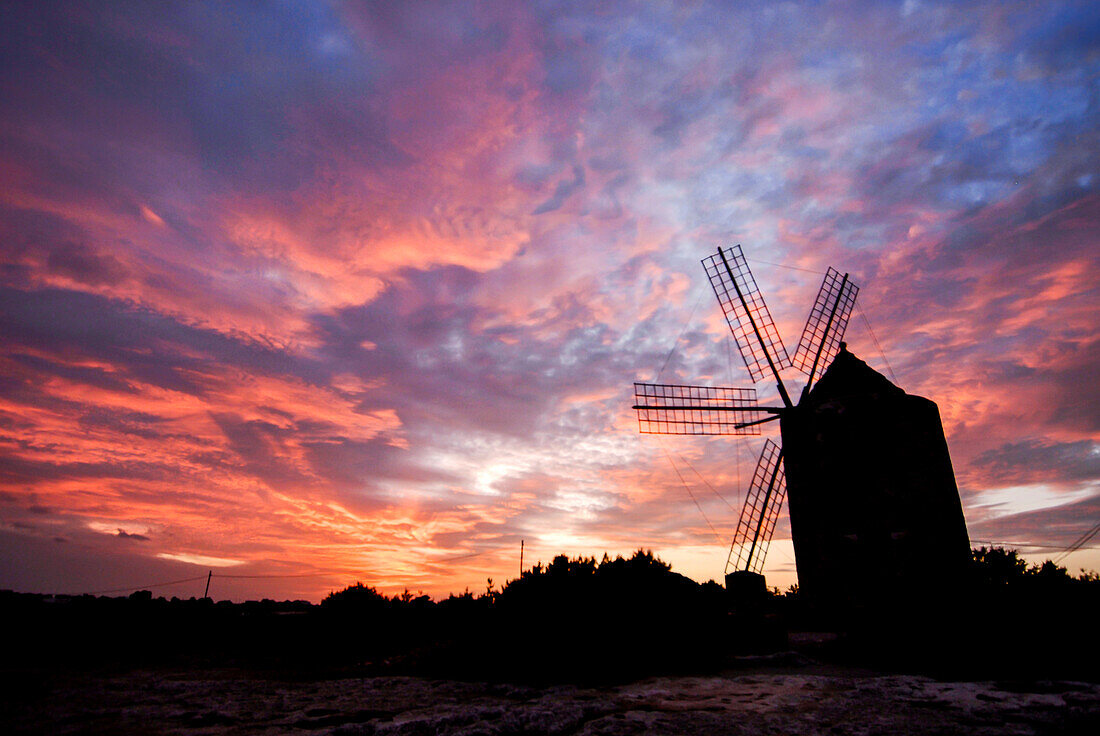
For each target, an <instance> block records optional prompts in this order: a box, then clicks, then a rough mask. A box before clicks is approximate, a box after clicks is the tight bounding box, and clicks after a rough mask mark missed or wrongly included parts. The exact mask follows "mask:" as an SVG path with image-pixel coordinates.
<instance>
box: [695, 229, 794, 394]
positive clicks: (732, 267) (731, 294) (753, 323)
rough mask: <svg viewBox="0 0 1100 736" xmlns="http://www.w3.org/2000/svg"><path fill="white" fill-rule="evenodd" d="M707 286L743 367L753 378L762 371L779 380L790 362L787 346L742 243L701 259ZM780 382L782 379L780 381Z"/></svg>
mask: <svg viewBox="0 0 1100 736" xmlns="http://www.w3.org/2000/svg"><path fill="white" fill-rule="evenodd" d="M703 268H705V269H706V272H707V278H709V279H710V285H711V286H712V287H714V293H715V295H716V296H717V297H718V303H719V304H721V305H722V312H723V313H724V314H725V315H726V322H728V323H729V326H730V330H732V331H733V336H734V337H735V338H736V339H737V347H738V348H739V349H740V350H741V357H742V358H743V359H744V361H745V367H746V368H748V369H749V376H751V377H752V380H754V381H759V380H760V379H761V378H763V376H764V372H765V370H769V369H770V371H771V373H772V374H773V375H775V377H776V378H777V379H778V378H779V370H780V369H782V368H786V367H787V366H789V365H790V364H791V359H790V357H789V356H788V355H787V349H786V348H784V347H783V341H782V340H781V339H780V338H779V332H778V330H776V328H775V322H773V321H772V316H771V313H770V312H769V311H768V305H767V304H765V303H764V297H763V296H762V295H761V294H760V289H759V288H758V287H757V285H756V279H754V278H753V277H752V271H750V270H749V264H748V263H746V261H745V256H744V254H743V253H742V252H741V246H740V245H736V246H734V247H732V248H724V249H723V248H719V249H718V253H716V254H715V255H713V256H710V257H708V258H704V259H703ZM780 383H782V381H780Z"/></svg>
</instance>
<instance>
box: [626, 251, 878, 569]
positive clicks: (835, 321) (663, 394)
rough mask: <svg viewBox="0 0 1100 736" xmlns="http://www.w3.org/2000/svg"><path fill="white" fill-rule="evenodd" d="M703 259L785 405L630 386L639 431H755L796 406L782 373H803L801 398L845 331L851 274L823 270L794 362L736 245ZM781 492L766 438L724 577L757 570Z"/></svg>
mask: <svg viewBox="0 0 1100 736" xmlns="http://www.w3.org/2000/svg"><path fill="white" fill-rule="evenodd" d="M702 263H703V268H704V269H705V270H706V274H707V277H708V278H709V279H710V283H711V286H712V287H713V288H714V293H715V295H716V296H717V297H718V303H719V304H720V305H721V307H722V312H723V313H724V314H725V317H726V322H727V323H728V324H729V327H730V330H731V331H732V332H733V337H734V339H735V341H736V342H737V347H738V349H739V350H740V352H741V357H742V358H743V359H744V361H745V367H746V368H747V369H748V371H749V376H750V377H751V378H752V379H753V381H754V382H755V381H759V380H760V379H761V378H763V377H764V376H765V375H766V374H767V372H770V373H771V375H772V377H774V379H775V382H776V387H777V389H778V390H779V396H780V398H781V400H782V406H760V405H758V404H757V402H756V389H753V388H733V387H714V386H686V385H678V384H655V383H635V384H634V397H635V402H636V403H635V406H634V409H636V410H637V411H638V425H639V430H640V431H641V432H642V433H643V434H678V435H758V434H760V425H762V424H765V423H767V422H772V421H775V420H777V419H780V418H782V416H783V415H784V413H786V412H788V411H790V410H792V409H794V408H795V405H794V404H793V403H792V402H791V398H790V394H789V393H788V392H787V387H786V385H785V384H784V383H783V378H782V376H781V375H780V374H779V371H780V370H781V369H783V368H788V367H790V366H792V365H793V366H794V367H796V368H798V369H799V370H800V371H802V372H803V373H805V374H806V375H807V380H806V386H805V387H804V388H803V389H802V393H801V397H805V396H807V395H808V394H809V391H810V388H811V387H812V385H813V381H814V377H815V376H816V375H818V373H817V371H818V368H819V367H823V366H825V365H827V364H828V363H829V362H830V361H831V360H832V359H833V358H834V357H835V356H836V354H837V352H838V351H839V350H840V349H841V348H842V346H843V345H844V343H843V342H842V341H843V339H844V332H845V330H846V329H847V327H848V319H849V317H850V316H851V313H852V308H853V307H854V306H855V301H856V295H857V294H858V293H859V287H858V286H856V285H855V284H854V283H853V282H852V281H851V280H849V278H848V274H846V273H845V274H843V275H842V274H841V273H840V272H838V271H837V270H836V269H834V268H831V267H830V268H829V270H828V272H827V273H826V274H825V279H824V281H823V282H822V284H821V288H820V289H819V290H818V293H817V298H816V299H815V300H814V304H813V307H812V308H811V309H810V314H809V317H808V318H807V319H806V326H805V328H804V329H803V330H802V337H801V339H800V340H799V341H798V347H797V348H796V349H795V353H794V357H793V359H792V358H791V357H790V356H789V355H788V354H787V350H786V348H785V347H784V346H783V341H782V339H781V338H780V336H779V332H778V330H777V329H776V327H775V322H774V321H773V320H772V316H771V313H770V312H769V311H768V305H767V304H766V303H765V302H764V297H763V295H762V294H761V293H760V289H759V288H758V287H757V285H756V280H755V279H754V278H753V275H752V271H750V270H749V266H748V263H747V262H746V261H745V256H744V253H743V252H742V251H741V246H740V245H737V246H734V247H733V248H725V249H723V248H719V249H718V252H717V253H716V254H714V255H712V256H709V257H708V258H704V259H703V262H702ZM785 496H786V481H785V474H784V468H783V450H782V448H781V447H780V446H779V445H777V444H776V443H775V442H773V441H771V440H770V439H769V440H766V441H765V442H764V449H763V450H762V451H761V453H760V458H759V460H758V461H757V463H756V469H755V471H754V472H753V476H752V482H751V484H750V486H749V492H748V494H747V495H746V497H745V505H744V507H743V508H742V510H741V517H740V519H739V520H738V523H737V531H736V532H735V534H734V537H733V543H732V544H731V545H730V553H729V555H728V556H727V558H726V573H727V574H728V573H729V571H730V567H735V568H736V569H738V570H741V571H747V572H749V573H754V574H757V575H759V573H760V571H761V570H762V569H763V567H764V559H765V557H766V556H767V553H768V546H769V544H770V543H771V537H772V534H773V532H774V531H775V523H776V520H777V519H778V518H779V511H780V508H781V507H782V505H783V500H784V497H785ZM735 551H736V559H735V558H734V553H735Z"/></svg>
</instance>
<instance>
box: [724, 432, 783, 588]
mask: <svg viewBox="0 0 1100 736" xmlns="http://www.w3.org/2000/svg"><path fill="white" fill-rule="evenodd" d="M786 496H787V482H786V477H785V475H784V472H783V450H782V449H781V448H780V447H779V445H777V444H775V443H774V442H772V441H771V440H766V441H765V442H764V449H763V450H762V451H761V453H760V459H759V460H758V461H757V463H756V471H755V472H754V473H753V474H752V484H751V485H750V486H749V492H748V495H747V496H745V506H744V508H742V509H741V518H740V520H739V521H738V522H737V532H736V533H735V534H734V535H733V545H732V546H731V547H730V556H729V557H728V558H727V560H726V570H727V572H728V571H729V566H730V562H731V561H732V560H733V552H734V550H735V549H736V550H737V559H736V562H735V563H734V564H735V566H736V569H738V570H748V571H750V572H755V573H759V572H760V571H761V570H762V569H764V558H765V557H766V556H767V554H768V547H769V545H770V544H771V540H772V533H773V532H774V531H775V522H776V520H777V519H778V518H779V509H780V508H781V507H782V506H783V500H784V499H785V498H786Z"/></svg>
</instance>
